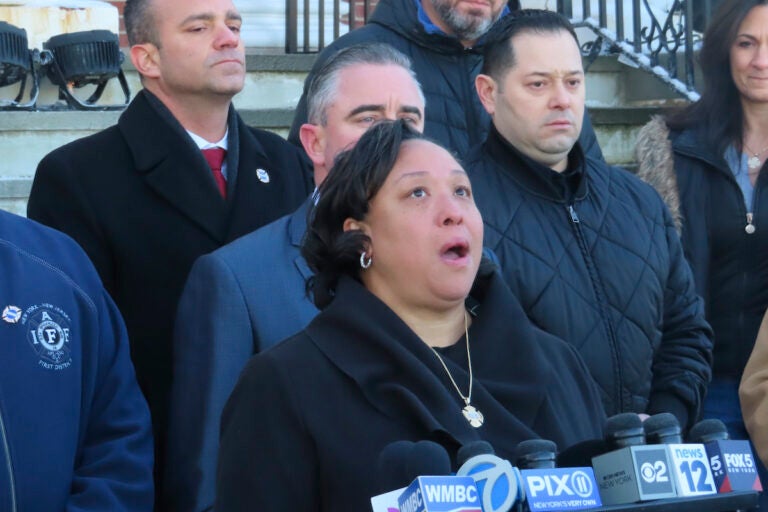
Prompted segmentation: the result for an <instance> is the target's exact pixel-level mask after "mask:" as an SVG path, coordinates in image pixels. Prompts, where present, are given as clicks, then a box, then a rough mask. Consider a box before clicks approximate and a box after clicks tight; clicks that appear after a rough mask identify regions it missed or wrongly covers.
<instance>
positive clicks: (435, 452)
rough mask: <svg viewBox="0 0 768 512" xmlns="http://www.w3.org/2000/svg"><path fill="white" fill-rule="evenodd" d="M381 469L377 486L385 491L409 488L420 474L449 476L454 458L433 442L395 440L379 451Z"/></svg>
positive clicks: (379, 489) (378, 468) (378, 466)
mask: <svg viewBox="0 0 768 512" xmlns="http://www.w3.org/2000/svg"><path fill="white" fill-rule="evenodd" d="M377 471H378V473H377V474H378V477H377V480H376V482H377V489H378V491H379V492H385V491H391V490H392V489H399V488H400V487H405V486H407V485H408V484H410V483H411V482H412V481H413V480H414V479H415V478H416V477H417V476H423V475H448V474H450V473H451V459H450V457H449V456H448V452H446V451H445V448H443V447H442V446H440V445H439V444H437V443H435V442H433V441H418V442H415V443H414V442H413V441H395V442H393V443H390V444H388V445H387V446H385V447H384V449H383V450H382V451H381V453H380V454H379V460H378V464H377Z"/></svg>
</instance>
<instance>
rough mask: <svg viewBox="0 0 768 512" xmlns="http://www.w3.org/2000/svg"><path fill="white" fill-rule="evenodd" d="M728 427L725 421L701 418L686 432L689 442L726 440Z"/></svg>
mask: <svg viewBox="0 0 768 512" xmlns="http://www.w3.org/2000/svg"><path fill="white" fill-rule="evenodd" d="M729 437H730V436H729V435H728V427H726V426H725V423H723V422H722V421H720V420H718V419H717V418H712V419H708V420H701V421H700V422H698V423H697V424H695V425H694V426H693V427H691V430H690V431H689V432H688V442H689V443H708V442H710V441H727V440H728V439H729Z"/></svg>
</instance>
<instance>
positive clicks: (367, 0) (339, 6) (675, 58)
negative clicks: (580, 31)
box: [285, 0, 720, 101]
mask: <svg viewBox="0 0 768 512" xmlns="http://www.w3.org/2000/svg"><path fill="white" fill-rule="evenodd" d="M719 1H720V0H675V1H670V2H666V5H664V7H663V8H660V7H659V6H657V5H656V4H659V3H660V2H651V1H650V0H610V1H609V0H577V1H573V0H557V11H558V12H559V13H561V14H563V15H565V16H567V17H568V18H569V19H571V21H572V22H573V23H574V25H575V26H577V27H585V28H587V29H589V30H591V32H592V33H593V34H594V39H593V40H591V41H588V42H586V43H584V44H583V45H582V51H583V53H584V55H585V57H586V66H587V67H588V66H589V65H590V64H591V63H592V62H594V60H595V59H596V58H597V57H598V56H599V55H607V54H614V55H619V58H620V59H621V60H622V62H624V63H627V64H629V65H632V66H635V67H639V68H641V69H643V70H646V71H648V72H649V73H652V74H653V75H655V76H656V77H658V79H659V80H661V81H662V82H664V83H666V84H667V85H669V86H670V87H672V88H673V89H674V90H675V91H677V92H678V93H679V94H681V95H683V96H685V97H687V98H688V99H690V100H692V101H695V100H696V99H698V96H699V95H698V93H697V92H696V90H695V73H694V52H695V50H696V48H697V45H698V44H700V40H701V33H702V32H703V31H704V29H705V27H706V26H707V24H708V23H709V18H710V16H711V13H712V10H713V8H714V7H715V5H716V4H717V3H718V2H719ZM327 2H328V3H326V0H301V3H300V2H299V0H286V13H287V16H286V48H285V50H286V52H287V53H311V52H316V51H320V50H322V49H323V48H324V47H325V46H326V45H327V44H328V43H330V42H331V41H332V40H333V39H336V38H338V37H339V36H340V35H341V33H342V32H346V31H348V30H349V29H350V28H356V27H358V26H360V25H362V24H364V23H365V22H366V21H367V20H368V16H369V15H370V13H371V12H372V11H373V7H375V5H376V3H377V0H344V1H341V0H327ZM522 3H523V5H525V0H523V2H522ZM345 8H346V9H345ZM300 11H301V14H300ZM329 24H330V26H331V28H330V29H328V28H327V27H328V25H329ZM300 29H301V30H300ZM300 33H301V34H300ZM300 35H301V37H300Z"/></svg>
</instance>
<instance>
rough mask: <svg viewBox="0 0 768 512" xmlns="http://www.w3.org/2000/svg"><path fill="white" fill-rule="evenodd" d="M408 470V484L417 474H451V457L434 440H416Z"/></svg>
mask: <svg viewBox="0 0 768 512" xmlns="http://www.w3.org/2000/svg"><path fill="white" fill-rule="evenodd" d="M408 471H409V473H410V474H409V476H410V478H409V479H408V482H407V483H406V484H405V485H408V484H410V483H411V482H412V481H413V479H414V478H416V477H417V476H423V475H431V476H443V475H450V474H451V457H450V456H449V455H448V452H447V451H445V448H443V447H442V445H439V444H437V443H436V442H434V441H426V440H424V441H418V442H417V443H416V444H415V445H414V446H413V450H412V451H411V455H410V458H409V465H408Z"/></svg>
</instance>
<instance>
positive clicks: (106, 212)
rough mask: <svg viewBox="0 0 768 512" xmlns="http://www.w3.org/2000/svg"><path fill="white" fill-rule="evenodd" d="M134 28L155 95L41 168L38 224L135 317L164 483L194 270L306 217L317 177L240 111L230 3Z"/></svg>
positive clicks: (177, 2)
mask: <svg viewBox="0 0 768 512" xmlns="http://www.w3.org/2000/svg"><path fill="white" fill-rule="evenodd" d="M124 17H125V23H126V29H127V32H128V37H129V41H130V44H131V49H130V57H131V61H132V63H133V65H134V66H135V68H136V70H137V71H138V72H139V73H140V75H141V78H142V82H143V85H144V90H142V91H140V92H139V93H138V94H137V95H136V97H135V98H134V99H133V101H132V102H131V104H130V105H129V106H128V108H127V109H126V110H125V112H124V113H123V114H122V115H121V117H120V119H119V121H118V123H117V125H116V126H113V127H110V128H108V129H106V130H104V131H102V132H100V133H97V134H95V135H92V136H90V137H86V138H84V139H80V140H78V141H75V142H73V143H70V144H67V145H66V146H63V147H61V148H59V149H57V150H55V151H53V152H51V153H50V154H49V155H47V156H46V157H45V158H44V159H43V160H42V161H41V162H40V164H39V166H38V168H37V173H36V175H35V180H34V183H33V185H32V192H31V194H30V199H29V206H28V210H27V213H28V216H29V217H31V218H33V219H35V220H38V221H40V222H42V223H44V224H47V225H49V226H52V227H54V228H57V229H59V230H61V231H64V232H65V233H67V234H69V235H70V236H72V237H73V238H74V239H75V240H77V242H79V243H80V245H81V246H82V247H83V248H84V249H85V251H86V252H87V253H88V255H89V256H90V258H91V260H92V261H93V263H94V264H95V266H96V268H97V270H98V271H99V274H100V275H101V278H102V280H103V281H104V285H105V286H106V288H107V290H108V291H109V292H110V294H111V295H112V297H113V298H114V300H115V302H116V303H117V305H118V307H119V309H120V311H121V312H122V314H123V316H124V317H125V320H126V324H127V327H128V332H129V336H130V342H131V352H132V356H133V360H134V364H135V366H136V371H137V376H138V379H139V384H140V385H141V387H142V390H143V391H144V394H145V395H146V397H147V400H148V402H149V405H150V409H151V412H152V417H153V424H154V429H155V440H156V444H157V446H156V454H158V455H160V457H159V458H158V460H157V467H156V474H157V475H162V474H163V468H162V466H163V464H162V458H161V456H162V454H163V453H164V449H163V440H164V437H165V431H166V424H167V411H168V397H169V390H170V385H171V340H172V330H173V321H174V318H175V314H176V305H177V302H178V299H179V296H180V294H181V290H182V287H183V285H184V282H185V280H186V277H187V274H188V272H189V269H190V268H191V266H192V263H193V262H194V260H195V259H196V258H197V257H198V256H200V255H202V254H205V253H208V252H210V251H212V250H214V249H216V248H218V247H220V246H222V245H224V244H226V243H228V242H230V241H232V240H234V239H235V238H237V237H239V236H241V235H244V234H246V233H249V232H251V231H253V230H254V229H256V228H258V227H260V226H262V225H265V224H267V223H269V222H271V221H272V220H275V219H277V218H279V217H282V216H283V215H286V214H288V213H290V212H292V211H293V210H295V209H296V208H297V207H298V206H299V205H300V204H301V203H302V202H303V201H304V199H305V198H306V197H307V196H308V195H309V194H310V193H311V191H312V181H311V178H312V174H311V171H310V167H309V164H308V161H307V160H306V157H305V155H304V154H303V152H302V151H301V150H300V149H298V148H296V147H294V146H293V145H291V144H288V143H287V142H285V141H284V140H283V139H282V138H280V137H279V136H277V135H274V134H271V133H268V132H264V131H260V130H255V129H252V128H249V127H248V126H246V125H245V123H244V122H243V121H242V119H240V117H239V116H238V114H237V112H236V111H235V110H234V108H233V107H232V102H231V100H232V97H233V96H234V95H235V94H237V93H238V92H240V91H241V90H242V88H243V84H244V80H245V51H244V47H243V43H242V40H241V38H240V25H241V18H240V15H239V14H238V13H237V10H236V8H235V6H234V4H233V3H232V1H231V0H128V1H127V2H126V4H125V15H124ZM209 149H211V150H213V151H208V150H209ZM222 150H223V151H222ZM209 163H210V165H209ZM157 491H158V492H157V494H158V496H162V490H161V489H157Z"/></svg>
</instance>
